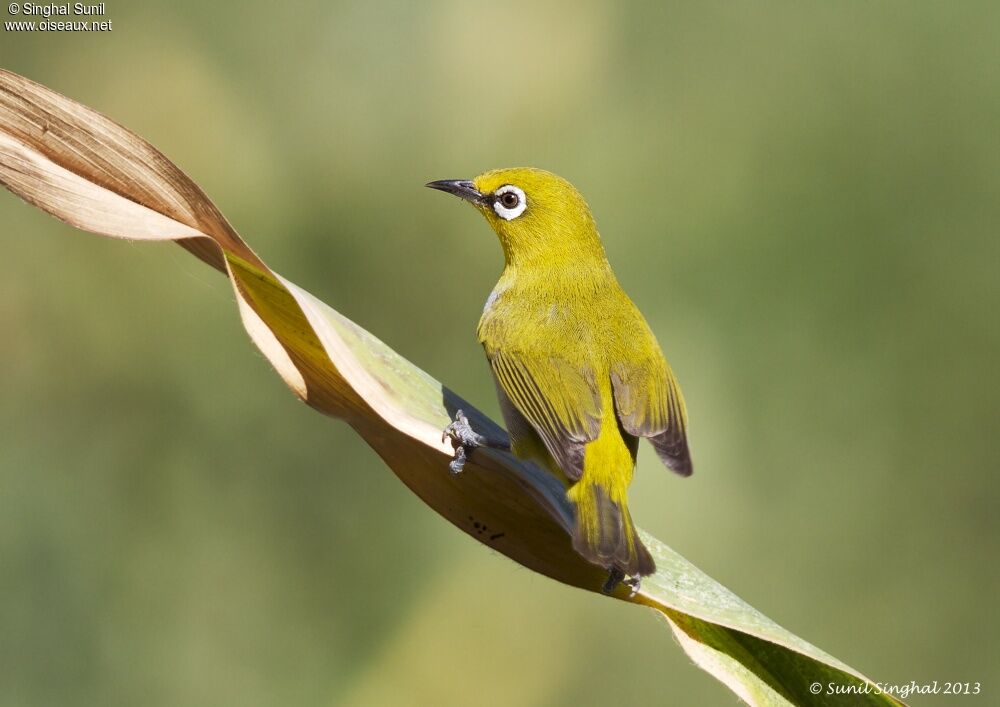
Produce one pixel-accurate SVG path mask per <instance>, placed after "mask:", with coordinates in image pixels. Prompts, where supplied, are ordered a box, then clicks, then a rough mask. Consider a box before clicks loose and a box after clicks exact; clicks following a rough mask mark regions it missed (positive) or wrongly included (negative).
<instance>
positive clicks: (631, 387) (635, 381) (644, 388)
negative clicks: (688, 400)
mask: <svg viewBox="0 0 1000 707" xmlns="http://www.w3.org/2000/svg"><path fill="white" fill-rule="evenodd" d="M657 354H658V355H656V356H648V357H644V358H643V359H641V360H639V361H618V362H616V363H614V364H613V365H612V366H611V384H612V387H613V388H614V391H615V407H616V409H617V412H618V420H619V422H621V425H622V428H623V429H624V430H625V431H626V432H628V433H629V434H631V435H635V436H636V437H646V438H648V439H649V441H650V442H651V443H652V444H653V448H654V449H655V450H656V453H657V455H658V456H659V457H660V459H661V460H662V461H663V463H664V464H666V465H667V467H669V468H670V469H671V470H673V471H675V472H677V473H678V474H680V475H681V476H690V475H691V472H692V471H693V470H694V467H693V466H692V464H691V454H690V451H689V450H688V443H687V410H686V408H685V407H684V398H683V397H682V396H681V390H680V387H679V386H678V385H677V380H676V379H675V378H674V374H673V372H672V371H671V370H670V366H669V365H668V364H667V361H666V359H664V358H663V355H662V354H660V353H659V352H658V351H657Z"/></svg>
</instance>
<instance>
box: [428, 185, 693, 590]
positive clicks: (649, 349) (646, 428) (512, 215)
mask: <svg viewBox="0 0 1000 707" xmlns="http://www.w3.org/2000/svg"><path fill="white" fill-rule="evenodd" d="M442 185H444V186H442ZM429 186H434V187H436V188H439V189H443V190H445V191H451V192H452V193H455V194H457V195H459V196H461V197H463V198H465V199H466V200H468V201H470V202H472V203H473V204H474V205H475V206H476V207H477V208H478V209H479V211H481V212H482V213H483V215H484V216H485V217H486V219H487V221H489V223H490V225H491V226H492V227H493V230H494V231H496V233H497V236H498V237H499V238H500V243H501V245H502V246H503V252H504V257H505V260H506V264H505V266H504V269H503V273H502V274H501V276H500V280H499V282H497V285H496V287H495V288H494V289H493V292H492V294H491V295H490V297H489V300H488V301H487V303H486V307H485V309H484V310H483V316H482V318H481V319H480V321H479V328H478V334H479V340H480V342H481V343H482V345H483V348H484V349H485V350H486V356H487V358H488V359H489V363H490V366H491V368H492V370H493V375H494V378H495V380H496V384H497V394H498V396H499V398H500V403H501V408H502V410H503V415H504V419H505V421H506V423H507V427H508V430H509V432H510V436H511V446H512V450H513V452H514V453H515V454H516V455H517V456H519V457H522V458H525V459H531V460H534V461H536V462H538V463H540V464H542V465H543V466H545V467H546V468H548V469H549V470H550V471H551V472H552V473H553V474H556V475H557V476H559V477H560V478H561V479H562V480H563V481H564V482H565V483H566V485H567V495H568V496H569V498H570V500H571V501H572V502H573V503H574V504H575V506H576V510H577V521H576V531H575V534H574V540H573V545H574V547H575V548H576V550H577V551H578V552H579V553H581V554H582V555H583V556H584V557H586V558H587V559H588V560H590V561H591V562H594V563H595V564H598V565H601V566H603V567H605V568H608V569H609V570H617V571H621V572H624V573H625V574H628V575H631V576H641V575H647V574H650V573H652V572H653V571H654V569H655V566H654V563H653V560H652V558H651V557H650V555H649V552H648V551H647V550H646V548H645V547H644V546H643V545H642V543H641V542H640V541H639V539H638V537H637V536H636V533H635V526H634V525H633V523H632V519H631V516H630V515H629V512H628V505H627V491H628V486H629V484H630V483H631V481H632V474H633V470H634V468H635V459H636V452H637V448H638V438H639V437H647V438H649V439H650V440H651V442H652V443H653V446H654V447H655V449H656V451H657V453H658V454H659V456H660V457H661V458H662V459H663V461H664V462H665V463H666V464H667V466H669V467H670V468H671V469H673V470H674V471H676V472H678V473H680V474H682V475H685V476H687V475H689V474H690V473H691V469H692V467H691V460H690V456H689V454H688V448H687V440H686V425H687V419H686V412H685V408H684V401H683V398H682V397H681V392H680V389H679V387H678V386H677V382H676V381H675V379H674V376H673V374H672V373H671V371H670V367H669V366H668V365H667V362H666V360H665V359H664V357H663V354H662V353H661V351H660V347H659V345H658V344H657V342H656V338H655V337H654V336H653V333H652V332H651V331H650V329H649V327H648V325H647V324H646V321H645V319H643V317H642V315H641V314H640V313H639V310H638V309H636V307H635V305H634V304H633V303H632V301H631V300H630V299H629V298H628V296H627V295H626V294H625V293H624V292H623V291H622V289H621V287H620V286H619V284H618V281H617V280H616V279H615V276H614V273H613V272H612V271H611V267H610V265H609V264H608V261H607V258H606V256H605V253H604V248H603V246H602V245H601V240H600V237H599V235H598V232H597V227H596V225H595V223H594V219H593V217H592V216H591V213H590V209H589V207H588V206H587V204H586V202H585V201H584V199H583V197H582V196H581V195H580V193H579V192H578V191H577V190H576V189H575V188H574V187H573V186H572V185H571V184H570V183H569V182H567V181H566V180H564V179H562V178H560V177H557V176H556V175H554V174H551V173H549V172H545V171H542V170H538V169H528V168H519V169H501V170H495V171H491V172H486V173H485V174H482V175H480V176H478V177H476V178H475V179H474V180H472V182H437V183H432V184H431V185H429Z"/></svg>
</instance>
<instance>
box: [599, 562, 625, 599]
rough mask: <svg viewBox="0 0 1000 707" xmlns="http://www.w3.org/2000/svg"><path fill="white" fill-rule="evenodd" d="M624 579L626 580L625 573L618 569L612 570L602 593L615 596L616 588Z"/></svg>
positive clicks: (609, 571) (602, 588) (613, 568)
mask: <svg viewBox="0 0 1000 707" xmlns="http://www.w3.org/2000/svg"><path fill="white" fill-rule="evenodd" d="M624 579H625V573H624V572H622V571H621V570H620V569H618V568H617V567H612V568H611V569H610V570H608V579H607V581H606V582H605V583H604V586H603V587H601V591H602V592H603V593H604V594H613V593H614V591H615V587H617V586H618V583H619V582H621V581H623V580H624Z"/></svg>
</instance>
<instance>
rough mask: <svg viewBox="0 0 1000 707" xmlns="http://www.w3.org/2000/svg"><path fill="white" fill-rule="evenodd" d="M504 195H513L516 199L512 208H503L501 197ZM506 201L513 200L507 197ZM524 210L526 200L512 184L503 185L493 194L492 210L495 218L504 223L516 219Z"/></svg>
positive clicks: (520, 190) (526, 203)
mask: <svg viewBox="0 0 1000 707" xmlns="http://www.w3.org/2000/svg"><path fill="white" fill-rule="evenodd" d="M505 194H513V195H514V196H515V197H517V203H516V204H514V205H513V206H504V204H503V201H504V198H503V197H504V195H505ZM507 201H513V200H512V199H510V197H508V198H507ZM526 208H528V199H527V197H525V195H524V191H523V190H522V189H521V188H519V187H515V186H514V185H513V184H505V185H504V186H502V187H500V188H499V189H497V190H496V191H495V192H493V210H494V211H496V213H497V216H499V217H500V218H502V219H504V220H505V221H510V220H511V219H515V218H517V217H518V216H520V215H521V214H523V213H524V210H525V209H526Z"/></svg>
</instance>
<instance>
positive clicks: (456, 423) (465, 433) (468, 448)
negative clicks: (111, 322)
mask: <svg viewBox="0 0 1000 707" xmlns="http://www.w3.org/2000/svg"><path fill="white" fill-rule="evenodd" d="M446 439H450V440H451V447H452V449H454V450H455V458H454V459H452V460H451V462H450V463H449V464H448V468H449V469H451V473H452V474H461V473H462V469H463V468H464V467H465V462H466V460H467V459H468V458H469V454H471V453H472V450H473V449H476V448H477V447H490V448H492V449H502V450H504V451H505V452H509V451H510V444H509V443H507V442H506V441H500V440H495V439H490V438H489V437H486V436H485V435H481V434H479V433H478V432H476V431H475V430H474V429H472V425H470V424H469V418H467V417H466V416H465V413H464V412H462V411H461V410H459V411H457V412H456V413H455V419H454V420H453V421H452V423H451V424H450V425H448V426H447V427H445V428H444V431H443V432H442V433H441V441H442V442H443V441H445V440H446Z"/></svg>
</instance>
